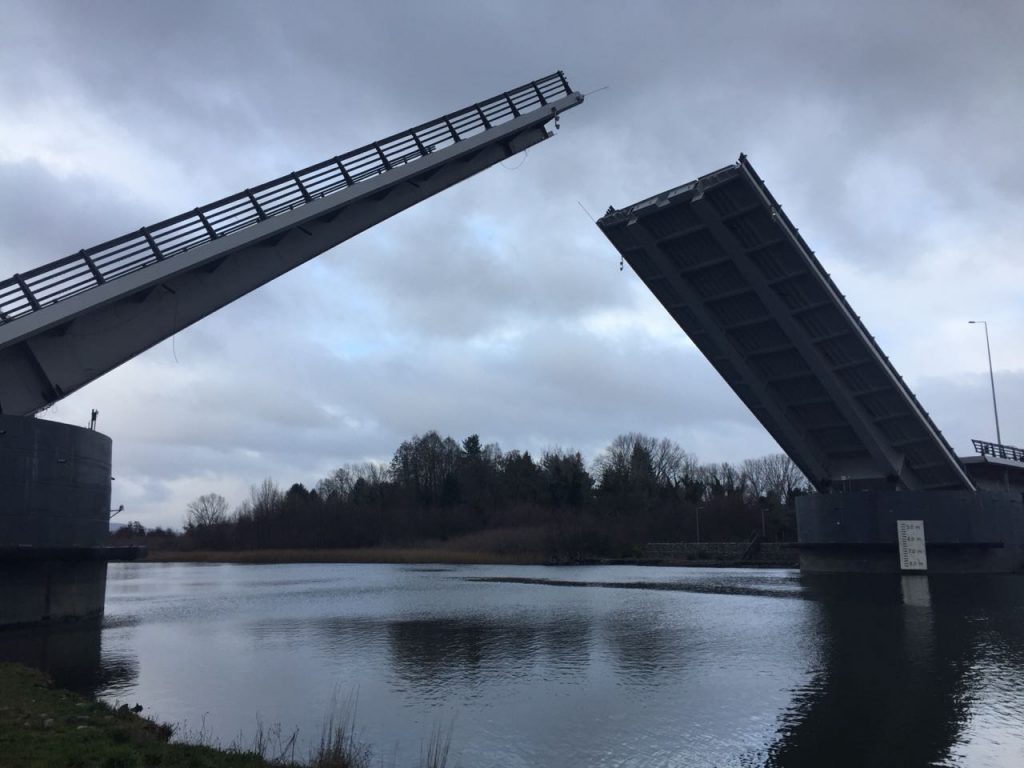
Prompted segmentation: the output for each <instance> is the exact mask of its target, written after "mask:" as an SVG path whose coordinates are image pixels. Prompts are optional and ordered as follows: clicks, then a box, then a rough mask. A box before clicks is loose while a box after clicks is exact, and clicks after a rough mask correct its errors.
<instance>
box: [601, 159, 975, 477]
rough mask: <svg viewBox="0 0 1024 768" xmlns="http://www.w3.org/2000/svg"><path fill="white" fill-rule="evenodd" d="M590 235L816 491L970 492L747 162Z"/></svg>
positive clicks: (610, 220)
mask: <svg viewBox="0 0 1024 768" xmlns="http://www.w3.org/2000/svg"><path fill="white" fill-rule="evenodd" d="M598 226H599V227H600V228H601V229H602V231H603V232H604V233H605V235H606V236H607V237H608V238H609V240H611V242H612V243H613V244H614V245H615V247H616V248H617V249H618V250H619V252H620V253H621V254H622V256H623V257H624V258H625V260H626V261H627V262H629V264H630V266H632V268H633V269H634V271H635V272H636V273H637V275H639V276H640V278H641V279H642V280H643V281H644V282H645V283H646V284H647V286H648V287H649V288H650V289H651V291H652V292H653V293H654V295H655V296H656V297H657V298H658V300H659V301H660V302H661V303H662V304H663V305H664V306H665V308H666V309H667V310H668V311H669V313H670V314H671V315H672V317H673V318H674V319H675V320H676V322H677V323H678V324H679V326H680V327H681V328H682V329H683V330H684V331H685V332H686V333H687V334H688V335H689V337H690V338H691V339H692V340H693V342H694V344H695V345H696V346H697V347H698V348H699V349H700V351H701V352H702V353H703V354H704V355H705V356H706V357H707V358H708V360H709V361H710V362H711V364H712V365H713V366H714V367H715V368H716V370H717V371H718V372H719V373H720V374H721V375H722V377H723V378H724V379H725V380H726V382H728V384H729V385H730V386H731V387H732V388H733V390H734V391H735V392H736V393H737V394H738V395H739V396H740V398H741V399H742V400H743V402H744V403H745V404H746V405H747V406H748V407H749V408H750V410H751V411H752V412H753V413H754V415H755V416H756V417H757V418H758V419H759V420H760V421H761V423H762V424H763V425H764V426H765V428H766V429H767V430H768V431H769V432H770V433H771V434H772V436H773V437H774V438H775V439H776V441H777V442H778V443H779V445H780V446H781V447H782V448H783V450H785V451H786V452H787V453H788V454H789V455H790V457H792V459H793V460H794V461H795V462H796V464H797V465H798V466H799V467H800V468H801V469H802V470H803V472H804V474H805V475H807V477H808V479H809V480H810V481H811V482H812V483H813V484H814V485H815V487H816V488H818V489H819V490H826V489H828V488H829V487H831V486H833V485H839V484H840V483H843V482H845V483H852V484H859V485H861V486H864V485H867V486H871V485H873V484H874V485H887V486H889V487H903V488H909V489H940V488H972V487H973V486H972V483H971V481H970V479H969V478H968V477H967V476H966V474H965V473H964V470H963V468H962V466H961V465H960V463H959V462H958V460H957V459H956V456H955V455H954V454H953V452H952V450H951V449H950V447H949V445H948V444H947V443H946V442H945V440H944V439H943V438H942V436H941V434H940V433H939V431H938V429H937V428H936V427H935V425H934V424H933V423H932V421H931V419H930V418H929V417H928V415H927V414H926V413H925V412H924V410H923V409H922V408H921V406H920V405H919V404H918V402H917V400H916V398H915V397H914V395H913V393H912V392H911V391H910V390H909V388H908V387H907V386H906V384H905V383H904V382H903V380H902V379H901V377H900V376H899V374H898V373H897V372H896V370H895V369H894V368H893V366H892V364H891V363H890V362H889V361H888V359H887V358H886V357H885V355H883V354H882V352H881V350H880V349H879V347H878V345H877V344H876V343H875V341H874V339H873V338H872V337H871V336H870V334H868V332H867V331H866V329H865V328H864V326H863V324H862V323H861V322H860V320H859V319H858V318H857V316H856V315H855V314H854V313H853V311H852V310H851V309H850V307H849V305H848V304H847V302H846V300H845V299H844V298H843V297H842V295H841V294H840V293H839V292H838V290H837V289H836V287H835V285H834V284H833V283H832V281H831V279H830V278H829V277H828V275H827V274H826V273H825V271H824V270H823V269H822V267H821V264H820V263H819V262H818V260H817V259H816V258H815V256H814V255H813V253H812V252H811V251H810V249H809V248H807V246H806V244H805V243H804V242H803V240H802V238H801V237H800V236H799V234H798V233H797V231H796V229H795V228H794V227H793V226H792V225H791V224H790V222H789V221H788V219H787V218H786V216H785V214H783V212H782V210H781V208H780V207H779V206H778V204H777V203H776V202H775V200H774V198H773V197H772V196H771V194H770V193H769V192H768V190H767V188H766V187H765V186H764V184H763V182H761V180H760V178H759V177H758V176H757V174H756V173H755V172H754V171H753V168H751V167H750V165H749V164H748V163H747V161H746V159H745V158H741V159H740V162H739V163H737V164H736V165H733V166H729V167H727V168H723V169H721V170H719V171H716V172H714V173H711V174H708V175H707V176H704V177H701V178H700V179H698V180H696V181H694V182H691V183H689V184H685V185H683V186H681V187H677V188H676V189H673V190H670V191H668V192H665V193H663V194H661V195H657V196H656V197H653V198H649V199H648V200H644V201H642V202H639V203H636V204H635V205H632V206H630V207H628V208H626V209H624V210H619V211H614V210H610V211H609V213H608V214H607V215H606V216H604V217H603V218H602V219H601V220H600V221H599V222H598Z"/></svg>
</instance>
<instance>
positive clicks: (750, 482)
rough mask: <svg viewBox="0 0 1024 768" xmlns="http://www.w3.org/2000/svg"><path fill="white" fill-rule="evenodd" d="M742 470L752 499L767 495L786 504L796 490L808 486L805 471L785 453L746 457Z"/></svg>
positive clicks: (747, 491)
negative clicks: (754, 457) (752, 457)
mask: <svg viewBox="0 0 1024 768" xmlns="http://www.w3.org/2000/svg"><path fill="white" fill-rule="evenodd" d="M740 471H741V474H742V476H743V480H744V486H745V492H746V494H747V496H748V497H749V498H751V499H758V498H761V497H765V498H767V499H768V500H769V501H772V502H775V503H776V504H785V503H787V502H788V501H789V498H790V496H792V495H793V492H794V491H798V490H801V489H803V488H805V487H806V486H807V479H806V478H805V477H804V476H803V473H802V472H801V471H800V470H799V469H798V468H797V466H796V464H794V463H793V460H792V459H791V458H789V456H787V455H786V454H784V453H773V454H769V455H768V456H759V457H758V458H756V459H746V460H745V461H744V462H743V464H742V465H741V468H740Z"/></svg>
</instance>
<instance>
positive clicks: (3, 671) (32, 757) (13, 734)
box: [0, 662, 452, 768]
mask: <svg viewBox="0 0 1024 768" xmlns="http://www.w3.org/2000/svg"><path fill="white" fill-rule="evenodd" d="M140 709H141V707H140ZM354 712H355V705H354V703H353V702H349V703H348V704H346V705H343V706H341V707H340V709H339V708H338V705H337V702H335V703H334V708H333V709H332V710H331V712H330V714H329V715H328V717H327V719H326V721H325V723H324V727H323V731H322V732H321V734H320V739H319V743H318V744H316V745H314V747H313V748H312V750H311V751H310V753H309V755H308V756H307V757H306V758H305V759H304V760H301V761H300V762H296V755H295V752H296V749H295V741H296V737H297V735H298V732H297V731H296V733H295V734H294V735H293V736H291V737H290V738H282V737H281V735H280V732H279V730H278V729H271V730H270V731H269V732H268V731H265V730H264V729H263V727H262V726H259V727H258V728H257V733H256V736H255V737H254V738H253V743H252V745H251V746H250V747H249V748H245V747H239V746H237V745H234V746H230V747H228V748H226V749H223V748H220V747H215V746H210V745H208V744H181V743H171V741H170V738H171V736H172V735H173V728H172V727H171V726H168V725H162V724H160V723H156V722H154V721H152V720H150V719H148V718H145V717H142V716H141V715H139V714H137V713H136V712H133V711H132V710H131V709H129V708H128V706H127V705H124V706H121V707H117V708H114V707H110V706H108V705H106V704H103V703H100V702H97V701H93V700H92V699H88V698H85V697H83V696H79V695H78V694H75V693H72V692H70V691H66V690H63V689H61V688H57V687H55V686H54V685H53V683H52V682H51V681H50V680H49V678H47V676H46V675H44V674H43V673H42V672H39V671H37V670H34V669H30V668H29V667H25V666H22V665H21V664H9V663H4V662H0V766H3V768H149V766H160V768H372V766H376V765H378V764H380V765H384V762H383V760H378V759H377V756H376V755H375V754H374V751H373V749H372V748H371V747H370V745H368V744H366V743H364V742H362V741H361V740H360V739H359V738H358V737H357V735H356V723H355V718H354ZM451 738H452V731H451V728H449V729H447V730H446V729H444V728H441V727H440V726H438V727H436V728H435V729H434V732H433V734H432V736H431V738H430V740H429V742H428V743H427V744H426V745H425V746H424V748H423V749H422V750H421V753H420V756H419V759H418V760H417V761H416V762H415V763H414V766H415V768H446V766H447V763H448V753H449V750H450V747H451ZM391 765H395V763H394V762H392V763H391Z"/></svg>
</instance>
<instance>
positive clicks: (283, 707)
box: [0, 564, 1024, 768]
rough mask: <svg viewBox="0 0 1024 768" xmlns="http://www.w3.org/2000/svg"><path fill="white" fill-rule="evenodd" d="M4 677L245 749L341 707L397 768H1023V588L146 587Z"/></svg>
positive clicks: (771, 578)
mask: <svg viewBox="0 0 1024 768" xmlns="http://www.w3.org/2000/svg"><path fill="white" fill-rule="evenodd" d="M0 657H5V658H16V659H18V660H21V661H25V662H27V663H30V664H34V665H36V666H40V667H43V668H45V669H47V670H48V671H50V672H51V674H53V675H54V676H55V677H56V678H57V681H58V683H60V684H61V685H66V686H69V687H72V688H75V689H76V690H79V691H83V692H86V693H90V692H97V693H98V694H99V695H100V696H101V697H104V698H105V699H107V700H115V699H116V700H121V701H130V702H134V701H139V702H141V703H143V704H144V705H145V706H146V711H147V713H150V714H152V715H153V716H155V717H158V718H160V719H163V720H168V721H171V722H181V721H182V720H186V719H189V720H191V721H192V722H193V723H195V721H196V720H197V719H198V718H205V719H206V723H207V724H208V725H209V729H210V733H211V735H213V736H214V737H216V738H220V739H221V740H222V741H225V742H228V743H229V742H230V741H232V740H234V739H235V738H237V737H238V735H239V733H240V732H242V733H243V734H246V733H249V731H248V730H247V729H251V728H252V726H253V724H254V723H255V721H256V718H257V717H259V718H260V719H262V720H263V722H267V723H281V724H282V726H283V727H284V728H285V729H286V730H292V729H294V728H296V727H298V728H300V729H301V730H302V733H303V734H304V735H305V734H308V735H310V736H312V737H313V738H314V739H315V738H316V735H317V734H318V733H319V728H320V725H321V723H322V719H323V716H324V712H325V707H326V706H327V705H328V704H329V702H330V700H331V698H332V695H333V694H335V693H336V692H338V688H339V686H341V694H342V695H343V696H344V695H345V694H347V693H349V692H352V693H355V692H358V697H359V717H360V724H361V727H365V729H366V732H365V733H366V738H367V739H368V740H369V741H372V742H374V743H377V744H379V745H397V744H398V741H399V740H401V742H402V745H401V749H402V750H404V752H402V755H403V757H401V758H400V759H397V760H395V761H394V763H395V764H396V765H403V764H405V763H406V762H408V761H407V760H406V759H405V757H404V755H409V754H411V755H412V756H415V754H416V753H417V750H418V749H419V747H420V743H421V741H422V740H424V739H426V738H429V734H430V731H431V730H432V729H433V727H434V726H435V725H436V724H437V722H439V718H440V719H447V718H449V717H454V718H455V720H456V734H455V736H456V738H455V744H456V752H457V757H456V759H455V760H454V763H455V764H461V765H466V766H472V767H473V768H488V766H498V765H500V766H503V768H504V766H518V765H523V766H525V765H530V766H531V767H535V766H551V767H554V766H559V768H561V766H565V765H587V766H647V765H659V766H660V765H666V766H687V767H689V766H711V765H716V766H731V765H749V766H760V765H771V766H822V765H828V766H846V765H850V766H861V765H872V766H876V765H877V766H886V765H893V766H897V765H898V766H917V765H940V766H953V765H956V766H959V765H972V766H973V765H993V766H1002V765H1017V764H1020V765H1024V751H1022V750H1024V729H1022V725H1021V722H1020V721H1021V712H1024V685H1022V682H1021V681H1022V679H1024V578H1021V577H1013V576H1009V577H946V578H942V577H936V576H931V577H925V576H913V577H904V578H899V577H895V578H893V577H889V576H881V577H865V576H850V577H818V578H810V577H801V576H799V575H798V574H796V573H795V572H792V571H790V572H778V571H775V572H758V571H739V570H718V571H715V570H703V569H658V568H615V567H603V568H602V567H597V568H565V569H544V568H531V567H524V568H515V567H507V568H499V567H465V568H456V569H446V570H441V569H412V568H401V567H393V566H278V567H269V566H268V567H263V566H257V567H244V568H243V567H228V566H223V567H201V566H198V567H197V566H176V567H173V568H171V567H147V566H144V565H138V564H135V565H131V566H126V567H125V568H117V567H112V578H111V581H110V588H109V590H108V605H107V619H106V620H105V622H104V624H103V625H102V626H101V625H99V624H91V625H72V626H53V627H48V628H43V629H38V630H15V631H10V630H9V631H5V632H0ZM389 748H390V747H389ZM395 749H398V746H396V747H395Z"/></svg>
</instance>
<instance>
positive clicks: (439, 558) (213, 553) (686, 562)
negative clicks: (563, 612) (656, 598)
mask: <svg viewBox="0 0 1024 768" xmlns="http://www.w3.org/2000/svg"><path fill="white" fill-rule="evenodd" d="M143 562H150V563H237V564H239V565H275V564H285V563H353V564H360V563H361V564H367V565H369V564H394V565H645V566H647V565H650V566H664V567H672V568H798V567H799V565H800V564H799V561H798V559H797V557H796V554H795V551H794V553H793V554H792V555H790V556H789V557H773V558H770V559H749V560H743V559H740V558H735V557H729V558H722V557H709V556H708V555H707V554H705V553H703V552H699V553H696V554H693V555H691V556H687V557H656V558H643V557H635V558H587V557H584V558H577V559H575V560H561V561H553V560H551V559H549V558H547V557H545V556H544V555H543V554H541V553H522V552H521V553H516V554H508V553H500V552H483V551H463V550H454V549H442V548H377V547H369V548H366V549H245V550H230V551H223V550H156V551H150V553H149V555H148V556H147V557H146V558H145V559H144V560H143Z"/></svg>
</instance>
